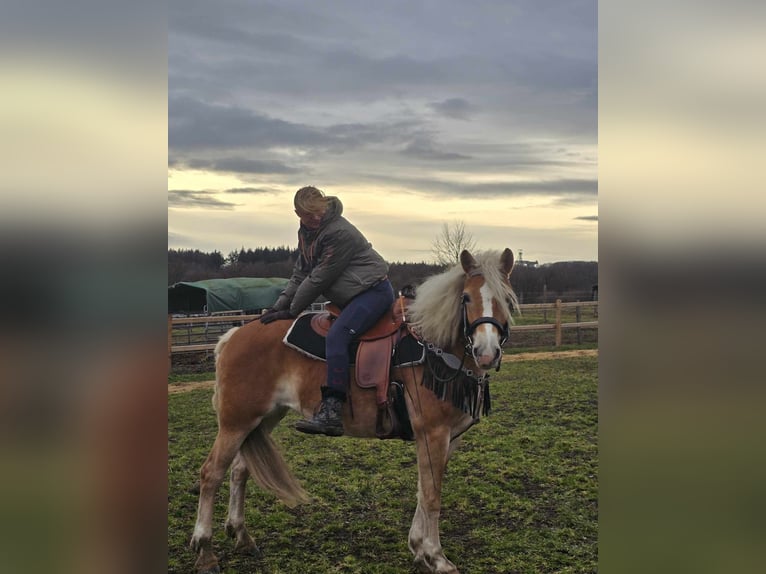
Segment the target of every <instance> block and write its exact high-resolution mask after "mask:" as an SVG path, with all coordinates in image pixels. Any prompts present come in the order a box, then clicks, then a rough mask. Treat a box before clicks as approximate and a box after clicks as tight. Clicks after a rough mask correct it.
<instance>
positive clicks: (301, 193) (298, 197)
mask: <svg viewBox="0 0 766 574" xmlns="http://www.w3.org/2000/svg"><path fill="white" fill-rule="evenodd" d="M293 204H294V205H295V209H296V210H297V211H299V212H301V213H307V214H310V215H319V214H323V213H324V212H325V210H326V209H327V197H326V196H325V194H324V192H323V191H322V190H321V189H317V188H316V187H314V186H312V185H309V186H307V187H302V188H300V189H299V190H298V191H296V192H295V199H294V200H293Z"/></svg>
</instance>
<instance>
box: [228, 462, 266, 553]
mask: <svg viewBox="0 0 766 574" xmlns="http://www.w3.org/2000/svg"><path fill="white" fill-rule="evenodd" d="M249 476H250V473H249V472H248V470H247V466H246V465H245V461H244V459H243V458H242V455H240V454H237V456H236V457H235V458H234V462H233V463H232V465H231V479H230V481H229V513H228V516H227V518H226V525H225V528H226V534H228V535H229V536H231V537H232V538H234V539H235V543H234V550H235V551H237V552H241V553H243V554H258V552H259V549H258V546H257V545H256V543H255V540H254V539H253V537H252V536H250V533H249V532H248V531H247V527H246V526H245V488H246V486H247V479H248V477H249Z"/></svg>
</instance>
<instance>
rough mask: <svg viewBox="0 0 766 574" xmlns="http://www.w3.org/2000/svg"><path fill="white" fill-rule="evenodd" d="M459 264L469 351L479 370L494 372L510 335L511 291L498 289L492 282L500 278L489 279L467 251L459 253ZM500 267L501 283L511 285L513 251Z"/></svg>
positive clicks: (502, 257)
mask: <svg viewBox="0 0 766 574" xmlns="http://www.w3.org/2000/svg"><path fill="white" fill-rule="evenodd" d="M460 264H461V265H462V267H463V271H465V279H464V283H463V294H462V298H461V302H462V309H463V310H462V313H463V338H464V340H465V344H466V351H469V352H470V353H471V355H472V356H473V358H474V360H475V361H476V364H477V366H478V367H479V368H480V369H484V370H489V369H493V368H495V367H498V366H499V365H500V359H501V357H502V347H503V344H504V343H505V342H506V340H507V339H508V335H509V327H508V322H509V320H510V316H509V311H508V310H509V308H508V303H507V299H506V297H507V292H508V291H507V290H506V289H500V288H498V285H497V283H498V281H497V280H494V281H493V280H492V279H497V276H495V277H493V278H490V277H489V271H490V270H488V269H485V268H484V266H481V265H479V263H478V262H477V261H476V259H474V257H473V255H471V254H470V253H469V252H468V251H467V250H463V252H462V253H461V254H460ZM497 265H498V267H497V269H498V270H499V272H500V275H499V278H500V281H501V282H503V283H505V284H506V285H509V277H510V275H511V270H512V268H513V252H512V251H511V250H510V249H505V251H503V253H502V254H501V255H500V261H499V262H497Z"/></svg>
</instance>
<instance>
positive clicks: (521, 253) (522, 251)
mask: <svg viewBox="0 0 766 574" xmlns="http://www.w3.org/2000/svg"><path fill="white" fill-rule="evenodd" d="M522 255H524V250H523V249H519V263H521V262H522V261H524V257H522Z"/></svg>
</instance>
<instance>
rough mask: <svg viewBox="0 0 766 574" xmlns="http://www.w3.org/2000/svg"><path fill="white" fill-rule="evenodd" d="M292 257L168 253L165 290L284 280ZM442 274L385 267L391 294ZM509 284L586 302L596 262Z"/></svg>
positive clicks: (527, 270)
mask: <svg viewBox="0 0 766 574" xmlns="http://www.w3.org/2000/svg"><path fill="white" fill-rule="evenodd" d="M297 256H298V250H297V249H295V248H292V247H285V246H280V247H258V248H255V249H245V248H244V247H242V248H241V249H239V250H235V251H232V252H230V253H229V254H228V255H227V256H223V254H221V253H220V252H218V251H213V252H212V253H205V252H202V251H199V250H198V249H168V285H173V284H174V283H178V282H181V281H201V280H203V279H214V278H229V277H290V275H291V274H292V270H293V266H294V265H295V261H296V259H297ZM444 269H445V266H444V265H437V264H435V263H427V262H420V263H401V262H389V271H388V277H389V279H390V280H391V283H392V284H393V286H394V289H395V290H396V291H399V290H400V289H402V287H404V286H405V285H415V286H417V285H419V284H420V283H422V282H423V281H424V280H425V279H426V278H427V277H429V276H431V275H434V274H436V273H439V272H441V271H443V270H444ZM511 284H512V285H513V288H514V290H515V291H516V294H517V295H518V297H519V302H520V303H543V302H552V301H555V300H556V299H559V298H560V299H562V300H564V301H573V300H580V301H587V300H590V299H592V298H594V297H595V295H596V294H597V288H596V285H597V284H598V262H595V261H563V262H557V263H550V264H546V265H540V266H526V265H518V264H517V265H516V267H514V270H513V273H512V275H511Z"/></svg>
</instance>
